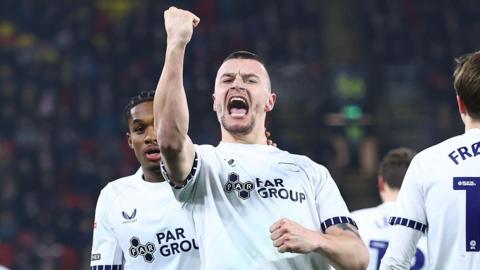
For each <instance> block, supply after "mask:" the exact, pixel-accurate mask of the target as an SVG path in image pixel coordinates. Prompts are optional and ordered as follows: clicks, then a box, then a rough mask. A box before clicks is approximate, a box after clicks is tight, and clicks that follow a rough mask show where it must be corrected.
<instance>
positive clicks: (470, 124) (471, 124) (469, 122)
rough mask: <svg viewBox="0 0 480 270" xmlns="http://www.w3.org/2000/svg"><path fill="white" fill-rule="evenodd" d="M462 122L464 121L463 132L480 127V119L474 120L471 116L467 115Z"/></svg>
mask: <svg viewBox="0 0 480 270" xmlns="http://www.w3.org/2000/svg"><path fill="white" fill-rule="evenodd" d="M464 123H465V132H467V131H469V130H471V129H475V128H480V121H475V120H473V119H472V118H471V117H467V118H466V119H465V121H464Z"/></svg>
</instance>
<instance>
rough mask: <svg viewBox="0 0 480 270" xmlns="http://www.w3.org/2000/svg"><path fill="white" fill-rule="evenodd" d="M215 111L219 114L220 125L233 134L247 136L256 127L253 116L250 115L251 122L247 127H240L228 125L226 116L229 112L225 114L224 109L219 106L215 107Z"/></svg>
mask: <svg viewBox="0 0 480 270" xmlns="http://www.w3.org/2000/svg"><path fill="white" fill-rule="evenodd" d="M215 111H216V112H217V117H218V121H219V122H220V125H221V126H222V127H223V128H224V129H225V130H226V131H228V132H229V133H231V134H239V135H245V134H248V133H250V132H251V131H252V130H253V128H254V127H255V117H253V115H250V120H249V122H248V123H247V124H246V125H243V126H239V125H237V124H229V123H227V120H226V119H225V116H226V113H228V112H226V111H225V112H224V110H223V108H222V107H221V106H220V105H219V104H217V105H215Z"/></svg>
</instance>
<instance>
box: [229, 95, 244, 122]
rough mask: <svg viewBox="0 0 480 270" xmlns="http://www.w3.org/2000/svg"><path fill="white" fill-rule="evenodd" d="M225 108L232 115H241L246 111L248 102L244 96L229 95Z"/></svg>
mask: <svg viewBox="0 0 480 270" xmlns="http://www.w3.org/2000/svg"><path fill="white" fill-rule="evenodd" d="M227 109H228V113H230V115H231V116H232V117H242V116H245V115H246V114H247V113H248V109H249V108H248V102H247V100H246V99H245V98H244V97H240V96H236V97H231V98H230V99H229V100H228V104H227Z"/></svg>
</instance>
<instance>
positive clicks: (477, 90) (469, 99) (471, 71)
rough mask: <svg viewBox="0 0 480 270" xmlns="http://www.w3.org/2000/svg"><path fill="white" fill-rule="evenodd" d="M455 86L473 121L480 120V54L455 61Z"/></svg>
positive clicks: (471, 54)
mask: <svg viewBox="0 0 480 270" xmlns="http://www.w3.org/2000/svg"><path fill="white" fill-rule="evenodd" d="M455 61H456V64H457V66H456V67H455V71H454V72H453V78H454V83H453V86H454V88H455V91H456V92H457V95H458V96H459V97H460V98H461V99H462V101H463V102H464V103H465V106H466V107H467V112H468V114H469V115H470V117H472V118H473V119H476V120H480V52H474V53H469V54H465V55H462V56H460V57H458V58H457V59H455Z"/></svg>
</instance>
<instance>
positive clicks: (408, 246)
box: [380, 156, 427, 269]
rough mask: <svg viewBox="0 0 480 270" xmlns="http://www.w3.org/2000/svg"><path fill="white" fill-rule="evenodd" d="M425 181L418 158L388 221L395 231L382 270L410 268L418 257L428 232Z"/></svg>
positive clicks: (413, 161)
mask: <svg viewBox="0 0 480 270" xmlns="http://www.w3.org/2000/svg"><path fill="white" fill-rule="evenodd" d="M423 177H424V175H423V173H422V167H421V166H420V163H419V162H418V156H417V157H415V158H414V159H413V160H412V162H411V163H410V166H409V168H408V170H407V173H406V174H405V178H404V180H403V183H402V187H401V189H400V193H399V195H398V197H397V200H396V203H395V204H396V209H395V211H394V212H393V213H392V216H391V217H390V219H389V223H390V225H393V227H392V228H391V235H390V243H389V246H388V249H387V252H386V253H385V256H384V257H383V260H382V265H381V268H380V269H399V268H398V267H407V268H405V269H408V267H410V260H411V258H412V257H413V256H414V255H415V251H416V246H417V243H418V240H419V239H420V237H421V236H422V234H423V233H424V232H425V231H426V230H427V218H426V212H425V198H424V195H423V190H422V185H421V181H422V179H423ZM400 269H403V268H400Z"/></svg>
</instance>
